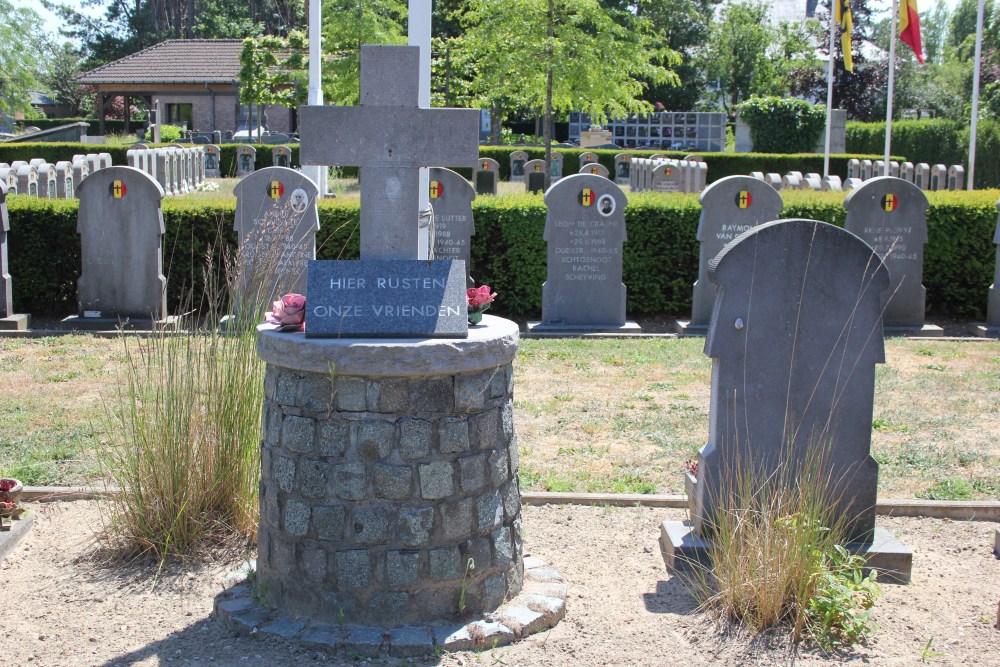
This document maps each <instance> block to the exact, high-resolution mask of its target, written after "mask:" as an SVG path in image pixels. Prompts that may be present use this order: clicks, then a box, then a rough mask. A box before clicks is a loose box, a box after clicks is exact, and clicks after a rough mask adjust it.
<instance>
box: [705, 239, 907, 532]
mask: <svg viewBox="0 0 1000 667" xmlns="http://www.w3.org/2000/svg"><path fill="white" fill-rule="evenodd" d="M709 278H710V279H711V280H712V281H713V282H714V283H715V284H716V285H717V286H718V295H717V296H716V304H715V308H714V310H713V313H712V321H711V325H710V327H709V332H708V336H707V338H706V342H705V354H707V355H708V356H710V357H711V358H712V398H711V409H710V412H711V419H710V424H709V437H708V444H706V445H705V446H704V447H703V448H702V450H701V454H700V457H699V462H698V482H697V490H696V493H695V496H696V509H695V511H694V513H693V524H694V526H695V530H696V531H698V532H699V533H702V534H703V529H705V528H706V527H707V526H709V525H710V523H711V521H712V517H713V515H714V514H715V513H716V512H717V511H720V510H723V511H724V510H725V509H726V508H725V507H718V506H717V505H718V503H720V502H725V499H726V498H728V497H730V496H729V494H727V493H725V488H726V485H727V484H733V483H734V479H733V476H734V475H735V474H736V473H735V471H736V470H737V469H739V468H740V467H742V468H743V469H745V470H753V471H754V472H755V473H756V472H759V473H762V474H763V475H765V476H766V475H768V474H769V473H770V472H771V471H774V470H776V469H777V467H778V466H782V465H792V466H794V465H801V464H802V463H803V461H806V460H808V456H807V452H808V451H810V450H812V449H814V448H816V447H823V448H824V449H823V452H824V453H825V457H824V458H823V459H822V460H821V462H820V463H819V464H818V465H819V466H820V467H821V468H822V470H821V472H822V473H823V476H824V477H826V475H827V474H829V477H828V479H830V480H832V483H833V485H834V487H835V488H834V492H833V495H832V501H833V502H834V503H836V505H837V514H838V515H841V516H844V519H845V521H846V523H847V527H846V528H847V532H848V537H849V538H850V539H851V541H855V540H857V541H865V540H867V539H870V538H871V535H872V532H873V530H874V528H875V500H876V487H877V482H878V463H877V462H876V461H875V459H874V458H872V456H871V454H870V447H871V432H872V428H871V426H872V409H873V407H872V406H873V401H874V393H875V365H876V364H878V363H882V362H883V361H884V360H885V358H884V350H883V343H882V340H883V339H882V306H881V300H880V293H881V291H882V290H883V289H884V288H885V287H887V286H888V284H889V272H888V271H887V270H886V267H885V265H884V264H883V262H882V261H881V259H879V257H878V255H877V254H876V253H875V252H874V251H873V250H872V249H871V248H870V247H869V246H868V245H867V244H865V243H864V241H862V240H861V239H859V238H858V237H857V236H855V235H854V234H851V233H849V232H846V231H845V230H843V229H841V228H839V227H836V226H834V225H830V224H827V223H823V222H816V221H814V220H781V221H776V222H769V223H764V224H762V225H758V226H756V227H754V228H753V229H751V230H750V231H748V232H746V233H744V234H742V235H740V236H739V238H737V239H736V240H735V241H734V242H733V243H731V244H729V245H727V246H726V248H725V249H724V250H723V251H722V252H721V253H720V254H719V255H718V256H717V257H716V258H715V259H714V260H713V261H712V266H711V268H710V269H709Z"/></svg>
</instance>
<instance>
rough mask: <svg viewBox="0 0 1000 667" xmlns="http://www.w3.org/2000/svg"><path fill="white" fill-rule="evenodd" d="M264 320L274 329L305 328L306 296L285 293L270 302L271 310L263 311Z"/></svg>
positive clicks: (296, 329)
mask: <svg viewBox="0 0 1000 667" xmlns="http://www.w3.org/2000/svg"><path fill="white" fill-rule="evenodd" d="M264 321H265V322H266V323H267V324H271V325H273V326H274V329H275V330H276V331H305V330H306V298H305V297H304V296H302V295H301V294H286V295H285V296H283V297H281V298H280V299H278V300H277V301H274V302H272V303H271V310H270V311H268V312H266V313H264Z"/></svg>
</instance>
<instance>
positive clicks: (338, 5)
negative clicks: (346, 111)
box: [323, 0, 406, 105]
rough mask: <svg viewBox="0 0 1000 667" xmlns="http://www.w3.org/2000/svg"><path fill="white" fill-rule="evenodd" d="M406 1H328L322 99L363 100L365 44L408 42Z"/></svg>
mask: <svg viewBox="0 0 1000 667" xmlns="http://www.w3.org/2000/svg"><path fill="white" fill-rule="evenodd" d="M405 31H406V2H405V0H332V1H331V0H327V2H326V3H324V5H323V51H324V52H325V53H329V54H332V57H331V58H328V59H327V60H326V61H325V62H324V63H323V99H325V100H326V101H327V102H329V103H333V104H341V105H351V104H357V103H358V100H360V88H359V82H360V78H361V77H360V71H361V69H360V64H361V45H362V44H406V36H405Z"/></svg>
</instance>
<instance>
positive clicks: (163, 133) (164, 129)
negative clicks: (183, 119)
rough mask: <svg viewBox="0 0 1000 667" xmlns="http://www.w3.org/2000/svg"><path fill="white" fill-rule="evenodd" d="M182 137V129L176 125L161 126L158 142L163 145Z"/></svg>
mask: <svg viewBox="0 0 1000 667" xmlns="http://www.w3.org/2000/svg"><path fill="white" fill-rule="evenodd" d="M183 136H184V128H183V127H180V126H178V125H161V126H160V141H162V142H163V143H165V144H169V143H172V142H174V141H177V140H178V139H180V138H181V137H183Z"/></svg>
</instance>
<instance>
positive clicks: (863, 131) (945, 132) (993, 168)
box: [847, 119, 1000, 188]
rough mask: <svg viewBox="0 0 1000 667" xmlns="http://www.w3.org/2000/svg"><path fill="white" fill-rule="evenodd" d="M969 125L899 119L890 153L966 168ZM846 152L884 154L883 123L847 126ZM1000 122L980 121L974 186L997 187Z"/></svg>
mask: <svg viewBox="0 0 1000 667" xmlns="http://www.w3.org/2000/svg"><path fill="white" fill-rule="evenodd" d="M970 137H971V134H970V128H969V124H968V123H964V122H958V121H953V120H940V119H929V120H899V121H893V123H892V152H893V153H894V154H897V155H905V156H906V159H907V160H909V161H910V162H912V163H913V164H919V163H920V162H926V163H927V164H930V165H934V164H943V165H946V166H951V165H953V164H960V165H963V166H964V167H965V168H966V170H968V168H969V139H970ZM847 150H848V151H849V152H852V153H855V152H856V153H876V154H878V155H880V156H881V155H882V154H884V151H885V123H884V122H882V123H856V122H850V123H848V124H847ZM998 155H1000V122H997V121H995V120H983V121H982V122H980V123H979V125H978V128H977V130H976V174H975V176H976V183H975V185H976V187H977V188H998V187H1000V160H998V159H997V156H998Z"/></svg>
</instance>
